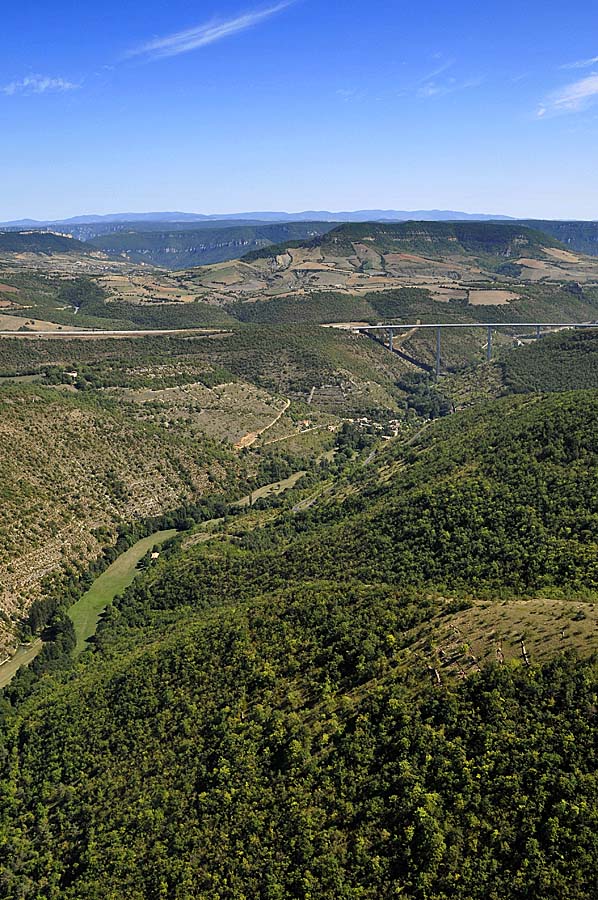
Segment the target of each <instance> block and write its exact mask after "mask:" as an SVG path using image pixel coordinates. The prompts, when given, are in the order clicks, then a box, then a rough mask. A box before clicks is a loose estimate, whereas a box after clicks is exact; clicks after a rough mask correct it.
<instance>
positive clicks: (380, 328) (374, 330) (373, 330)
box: [355, 322, 598, 376]
mask: <svg viewBox="0 0 598 900" xmlns="http://www.w3.org/2000/svg"><path fill="white" fill-rule="evenodd" d="M420 328H423V329H428V330H430V329H432V330H433V331H434V332H435V334H436V362H435V366H434V369H433V371H434V372H435V373H436V375H437V376H438V375H440V368H441V335H442V330H443V329H444V328H485V329H486V331H487V335H488V343H487V349H486V359H488V360H490V359H492V338H493V335H494V332H495V331H497V330H498V329H500V328H533V329H534V330H535V336H536V338H540V337H542V334H543V333H546V332H548V331H559V330H561V329H566V328H598V322H434V323H432V324H429V323H426V324H420V323H419V322H418V323H417V324H411V325H403V324H400V325H397V324H395V323H388V324H385V323H381V324H379V325H367V326H366V325H364V326H363V327H358V328H356V329H355V331H358V332H359V333H360V334H366V335H368V336H369V337H371V338H373V339H374V340H377V341H379V342H380V343H381V344H383V345H384V346H387V345H386V343H385V342H384V335H386V336H387V339H388V349H389V350H390V352H391V353H398V354H400V355H401V356H405V354H403V353H401V351H400V350H397V349H396V348H395V346H394V335H395V333H397V334H398V333H400V332H402V331H413V330H415V329H420ZM407 358H409V357H407ZM412 362H416V360H412ZM416 364H418V365H419V363H416ZM422 367H423V368H430V369H432V367H426V366H422Z"/></svg>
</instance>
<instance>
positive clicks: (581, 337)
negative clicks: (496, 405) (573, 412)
mask: <svg viewBox="0 0 598 900" xmlns="http://www.w3.org/2000/svg"><path fill="white" fill-rule="evenodd" d="M501 367H502V369H503V374H504V380H505V384H506V385H507V387H508V388H509V389H510V390H512V391H515V392H517V393H527V392H528V391H570V390H576V389H579V388H596V387H598V330H596V331H595V330H593V329H589V330H586V329H584V330H580V331H574V332H571V331H567V332H564V333H561V334H553V335H546V336H545V337H543V338H542V339H541V340H540V341H536V342H534V343H533V344H532V345H531V346H529V347H520V348H519V349H517V350H515V351H513V352H511V353H509V354H508V355H507V356H505V358H504V359H503V360H502V361H501Z"/></svg>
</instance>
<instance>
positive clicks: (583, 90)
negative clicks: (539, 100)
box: [538, 72, 598, 119]
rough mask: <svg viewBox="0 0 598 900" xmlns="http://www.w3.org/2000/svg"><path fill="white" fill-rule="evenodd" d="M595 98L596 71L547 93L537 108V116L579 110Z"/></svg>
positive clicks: (597, 75) (597, 81) (596, 85)
mask: <svg viewBox="0 0 598 900" xmlns="http://www.w3.org/2000/svg"><path fill="white" fill-rule="evenodd" d="M597 99H598V72H592V74H591V75H588V76H587V77H586V78H582V79H580V80H579V81H574V82H573V83H572V84H567V85H565V87H563V88H561V89H560V90H558V91H553V93H552V94H549V95H548V97H547V98H546V100H545V101H544V103H543V104H542V105H541V106H540V109H539V110H538V118H539V119H543V118H545V117H547V116H550V115H562V114H566V113H577V112H581V111H582V110H584V109H587V108H588V106H590V105H591V104H592V103H593V102H594V101H595V100H597Z"/></svg>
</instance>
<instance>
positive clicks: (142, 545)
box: [69, 528, 177, 653]
mask: <svg viewBox="0 0 598 900" xmlns="http://www.w3.org/2000/svg"><path fill="white" fill-rule="evenodd" d="M176 534H177V532H176V529H174V528H171V529H169V530H166V531H157V532H156V533H155V534H151V535H150V536H149V537H146V538H142V540H140V541H137V543H136V544H133V546H132V547H129V549H128V550H126V551H125V552H124V553H122V554H121V555H120V556H119V557H118V559H116V560H115V561H114V562H113V563H112V565H110V566H109V567H108V568H107V569H106V571H105V572H103V573H102V574H101V575H100V576H99V577H98V578H97V579H96V580H95V581H94V583H93V585H92V587H91V588H90V589H89V590H88V591H87V592H86V593H85V594H84V595H83V596H82V597H81V599H80V600H78V601H77V602H76V603H75V604H74V605H73V606H71V607H70V609H69V616H70V618H71V621H72V622H73V625H74V626H75V637H76V642H77V643H76V646H75V652H76V653H81V651H82V650H84V649H85V645H86V643H87V641H88V639H89V638H90V637H91V636H92V635H94V634H95V632H96V628H97V624H98V620H99V618H100V615H101V614H102V612H103V611H104V610H105V609H106V607H107V606H108V604H109V603H111V602H112V601H113V600H114V598H115V597H116V596H117V594H120V593H122V591H124V589H125V588H127V587H128V586H129V585H130V584H132V582H133V580H134V578H135V577H136V575H137V574H138V570H137V566H138V564H139V561H140V560H141V559H142V558H143V557H144V556H145V554H146V553H147V552H148V550H152V549H153V548H154V547H158V548H159V547H160V545H161V544H163V543H164V542H165V541H167V540H168V539H169V538H171V537H174V536H175V535H176Z"/></svg>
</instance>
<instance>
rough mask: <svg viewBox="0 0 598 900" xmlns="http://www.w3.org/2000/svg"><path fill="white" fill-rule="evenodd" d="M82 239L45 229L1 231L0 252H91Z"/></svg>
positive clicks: (49, 253)
mask: <svg viewBox="0 0 598 900" xmlns="http://www.w3.org/2000/svg"><path fill="white" fill-rule="evenodd" d="M89 252H90V248H89V247H88V246H86V245H85V244H84V243H83V242H82V241H77V240H75V239H74V238H69V237H65V236H64V235H61V234H52V233H49V232H44V231H23V232H11V231H2V232H0V253H43V254H48V255H51V254H54V253H89Z"/></svg>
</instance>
